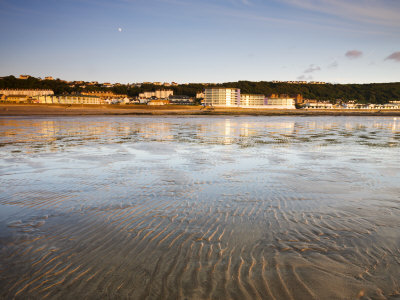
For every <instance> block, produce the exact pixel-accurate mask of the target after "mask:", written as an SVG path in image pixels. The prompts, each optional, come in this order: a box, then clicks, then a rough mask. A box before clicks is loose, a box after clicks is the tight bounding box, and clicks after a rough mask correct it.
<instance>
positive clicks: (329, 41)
mask: <svg viewBox="0 0 400 300" xmlns="http://www.w3.org/2000/svg"><path fill="white" fill-rule="evenodd" d="M399 16H400V1H397V0H352V1H348V0H280V1H278V0H202V1H198V0H112V1H111V0H0V36H1V41H2V42H1V46H0V76H4V75H9V74H13V75H19V74H30V75H33V76H39V77H44V76H53V77H58V78H62V79H66V80H96V81H99V82H121V83H128V82H143V81H163V82H164V81H166V82H171V81H176V82H180V83H184V82H226V81H237V80H252V81H261V80H266V81H270V80H316V81H327V82H333V83H335V82H338V83H367V82H399V81H400V17H399ZM119 28H121V31H119V30H118V29H119Z"/></svg>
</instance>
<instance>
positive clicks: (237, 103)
mask: <svg viewBox="0 0 400 300" xmlns="http://www.w3.org/2000/svg"><path fill="white" fill-rule="evenodd" d="M204 105H205V106H216V107H218V106H220V107H241V108H264V109H265V108H270V109H295V108H296V107H295V100H294V98H290V97H287V96H283V97H279V96H277V95H273V96H272V97H270V98H266V97H265V96H264V95H262V94H241V93H240V89H235V88H207V89H205V91H204Z"/></svg>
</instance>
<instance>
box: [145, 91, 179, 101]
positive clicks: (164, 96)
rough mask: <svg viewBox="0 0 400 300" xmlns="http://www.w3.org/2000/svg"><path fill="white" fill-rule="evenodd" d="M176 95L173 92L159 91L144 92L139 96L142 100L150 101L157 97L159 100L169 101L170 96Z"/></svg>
mask: <svg viewBox="0 0 400 300" xmlns="http://www.w3.org/2000/svg"><path fill="white" fill-rule="evenodd" d="M173 94H174V91H173V90H157V91H154V92H143V93H140V94H139V98H140V99H150V98H152V97H155V98H157V99H168V97H169V96H172V95H173Z"/></svg>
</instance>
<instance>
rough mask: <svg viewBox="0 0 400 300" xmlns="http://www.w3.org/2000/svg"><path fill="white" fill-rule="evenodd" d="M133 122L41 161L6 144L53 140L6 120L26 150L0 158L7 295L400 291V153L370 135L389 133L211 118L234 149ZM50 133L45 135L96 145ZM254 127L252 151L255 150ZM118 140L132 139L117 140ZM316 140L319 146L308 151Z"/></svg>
mask: <svg viewBox="0 0 400 300" xmlns="http://www.w3.org/2000/svg"><path fill="white" fill-rule="evenodd" d="M128 120H129V121H131V120H132V119H127V121H126V124H125V123H124V119H123V118H122V119H121V118H118V119H117V123H116V124H117V125H115V126H116V128H113V125H111V124H110V125H108V126H109V127H107V128H108V129H107V132H108V139H109V140H108V141H107V142H105V143H98V144H96V142H95V139H93V140H90V141H89V142H88V141H85V139H84V138H82V136H81V138H82V139H81V140H82V141H81V142H79V143H81V144H80V145H77V144H76V139H66V140H64V142H63V143H64V146H62V147H61V146H60V145H61V142H59V141H60V140H56V141H57V142H56V143H60V144H59V145H58V146H57V147H58V148H57V149H58V150H56V151H53V150H51V151H50V150H45V151H43V152H37V151H36V150H33V154H30V155H26V153H24V152H12V151H10V149H17V148H20V147H21V144H20V143H23V145H24V147H27V148H29V145H28V144H27V142H26V141H25V140H24V139H27V138H28V136H29V138H30V139H35V138H36V142H33V143H32V144H31V145H32V146H35V145H37V143H40V141H41V139H42V137H39V138H38V137H35V132H36V131H35V130H34V129H35V128H33V129H32V128H31V129H30V130H31V131H32V132H33V133H30V134H28V133H26V132H25V133H24V135H19V134H18V130H17V129H13V128H12V126H11V125H10V124H8V125H7V126H8V127H9V128H8V130H11V131H12V130H14V131H16V132H15V134H16V136H15V138H13V137H12V135H10V136H11V137H10V136H7V139H8V141H9V142H10V143H11V142H12V141H13V139H15V140H16V141H18V142H17V143H15V144H9V145H7V146H4V147H5V148H6V151H5V152H4V153H5V155H4V156H3V157H1V160H2V165H4V166H8V168H7V169H5V168H4V167H3V168H2V170H3V172H2V175H1V176H0V185H1V187H2V188H1V193H0V211H1V214H0V217H1V218H0V229H1V231H0V232H1V235H0V245H1V248H0V286H1V288H0V297H1V298H5V299H7V298H17V299H25V298H34V299H56V298H57V299H60V298H93V299H94V298H124V299H357V298H358V299H364V298H365V299H395V297H398V296H399V294H400V281H399V278H400V273H399V270H400V244H399V240H400V228H399V227H400V225H399V223H398V220H399V216H400V198H399V197H398V195H399V192H400V190H399V189H398V184H397V183H398V182H399V180H400V176H399V174H400V169H399V168H398V166H399V165H400V164H399V162H400V161H399V158H398V157H396V156H394V155H393V154H394V153H395V152H396V150H398V148H393V147H392V148H391V147H389V148H386V147H383V148H384V150H382V147H381V146H373V147H372V146H371V145H369V144H366V143H364V142H363V141H360V139H361V140H365V138H360V137H359V136H360V135H362V134H366V133H365V132H369V131H372V130H374V132H375V134H374V135H373V136H374V139H375V142H377V143H380V144H382V145H383V144H385V143H386V142H385V140H386V139H387V138H388V139H394V138H395V137H396V136H397V135H396V134H397V133H396V132H394V133H393V131H391V133H389V132H388V130H393V127H388V126H386V125H381V126H378V125H376V123H374V122H372V123H371V122H366V123H363V124H361V125H363V126H360V124H357V123H356V122H355V123H354V122H353V123H354V124H353V123H351V122H350V124H349V122H348V121H347V123H341V122H338V121H337V119H335V122H336V123H335V124H329V122H328V123H327V122H325V121H320V122H321V124H320V123H318V120H316V119H315V118H313V119H312V120H308V119H304V120H302V121H301V122H300V121H296V122H298V123H299V124H298V125H293V126H289V125H287V123H288V122H284V123H283V125H282V126H278V125H275V127H274V125H273V124H272V125H271V124H270V123H268V120H264V121H260V118H254V119H251V121H253V122H254V123H256V124H257V126H255V125H254V124H253V125H252V123H251V122H250V123H249V120H248V119H246V118H244V119H242V120H241V119H240V118H234V120H230V121H229V122H227V121H226V119H222V120H220V119H218V118H216V119H212V120H209V122H210V124H211V125H208V126H211V127H212V125H214V127H216V128H218V126H219V125H218V124H215V123H217V122H222V123H223V124H224V126H225V129H226V133H227V135H229V136H228V137H229V139H227V137H226V136H225V135H224V134H219V135H218V131H217V132H215V131H207V129H204V128H203V129H202V130H203V131H201V130H200V129H199V124H198V120H197V119H196V120H194V121H189V120H187V119H184V121H182V120H179V119H167V120H164V121H163V122H162V123H160V122H156V123H154V122H153V123H152V122H151V121H150V120H147V119H136V118H133V120H134V121H135V122H136V123H142V125H141V127H140V126H139V129H140V128H142V130H144V132H145V134H144V133H140V132H141V131H140V130H139V129H138V130H135V129H134V128H133V127H132V125H131V123H129V122H128ZM345 120H348V119H345ZM286 121H287V120H286ZM85 122H87V121H85V120H80V119H79V118H78V119H76V118H74V121H73V124H75V125H76V126H80V125H82V124H83V125H85V124H86V126H88V123H85ZM91 122H93V119H91ZM182 122H183V124H182ZM324 122H325V123H324ZM390 122H391V121H388V122H387V123H388V124H389V125H390V124H391V123H390ZM289 123H290V122H289ZM34 124H36V125H34V126H37V127H40V126H41V125H40V124H41V121H40V120H39V121H37V120H36V121H35V122H34ZM45 124H46V125H45V126H46V127H45V129H44V130H45V132H46V134H48V132H49V131H50V132H61V133H62V134H64V135H65V132H67V131H68V132H72V133H73V136H80V135H83V136H84V135H85V130H84V129H82V126H81V127H80V129H78V128H74V126H72V128H68V129H66V128H63V127H62V125H61V124H58V126H60V128H59V129H54V128H53V129H51V130H50V129H49V126H50V125H51V124H53V125H54V123H51V122H47V123H45ZM49 124H50V125H49ZM67 124H68V125H69V126H71V123H67ZM160 124H163V125H162V126H160ZM227 124H228V125H229V126H228V125H227ZM31 125H32V124H31ZM122 125H125V126H122ZM90 126H91V125H90ZM226 126H228V127H226ZM51 128H52V127H51ZM83 128H85V126H83ZM123 128H124V129H123ZM143 128H144V129H143ZM166 128H169V129H168V130H169V131H168V134H167V133H166V130H167V129H166ZM206 128H208V127H206ZM227 128H228V129H229V130H228V129H227ZM243 128H245V129H246V130H247V131H243ZM260 128H264V129H262V130H261V129H260ZM265 128H266V129H265ZM293 128H296V130H297V131H296V130H294V131H293ZM388 128H389V129H388ZM390 128H391V129H390ZM36 129H38V128H36ZM113 130H115V131H113ZM157 130H161V131H162V132H164V133H163V135H160V136H159V137H162V136H163V138H162V139H161V140H158V139H155V137H156V136H157V134H156V132H157ZM263 130H266V131H265V132H264V134H263ZM288 131H289V132H288ZM252 132H253V133H254V134H255V135H256V138H255V139H253V140H252V141H253V142H254V141H257V142H254V143H253V142H250V141H251V140H250V139H247V140H246V136H245V135H246V134H247V135H251V133H252ZM380 132H382V134H381V135H380ZM116 133H124V134H128V136H129V135H131V138H129V139H126V140H125V141H124V142H121V143H117V142H116V140H118V139H120V137H118V136H117V134H116ZM94 134H95V135H98V136H99V137H98V138H99V139H100V140H101V139H102V138H101V134H100V133H97V132H95V133H94ZM140 134H141V138H140V139H139V140H135V139H137V136H138V135H140ZM236 134H238V135H236ZM345 134H347V135H348V136H346V137H345V138H344V139H342V138H341V137H342V136H344V135H345ZM278 135H281V136H283V137H281V138H280V139H279V141H280V142H279V143H269V142H267V141H268V140H271V139H274V137H277V136H278ZM307 135H308V136H310V137H311V138H313V139H316V140H315V141H314V142H312V141H308V142H305V143H304V144H301V143H300V142H298V141H299V140H300V139H301V138H304V136H307ZM312 135H314V136H312ZM327 136H329V139H334V140H336V142H334V143H333V142H332V143H331V144H329V145H326V144H325V143H327V142H329V141H327V140H326V139H327V138H328V137H327ZM352 137H354V138H352ZM322 139H324V141H322ZM96 140H97V141H98V139H96ZM103 140H104V139H103ZM196 140H198V143H195V141H196ZM262 140H263V141H264V142H263V143H261V142H260V141H262ZM38 141H39V142H38ZM296 141H297V142H296ZM349 146H352V147H349ZM371 147H372V148H371ZM60 148H62V149H63V150H60ZM344 148H345V149H346V150H347V151H343V150H344ZM35 149H36V148H35ZM366 149H368V150H369V151H366ZM378 150H379V151H378ZM339 153H340V155H339ZM375 153H379V157H378V156H376V155H375ZM388 159H390V160H391V163H390V164H387V160H388Z"/></svg>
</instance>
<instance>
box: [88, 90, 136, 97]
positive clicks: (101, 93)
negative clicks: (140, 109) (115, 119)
mask: <svg viewBox="0 0 400 300" xmlns="http://www.w3.org/2000/svg"><path fill="white" fill-rule="evenodd" d="M82 95H85V96H96V97H99V98H100V99H119V98H121V99H122V98H126V97H128V95H123V94H114V93H113V92H111V91H93V92H82Z"/></svg>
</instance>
